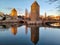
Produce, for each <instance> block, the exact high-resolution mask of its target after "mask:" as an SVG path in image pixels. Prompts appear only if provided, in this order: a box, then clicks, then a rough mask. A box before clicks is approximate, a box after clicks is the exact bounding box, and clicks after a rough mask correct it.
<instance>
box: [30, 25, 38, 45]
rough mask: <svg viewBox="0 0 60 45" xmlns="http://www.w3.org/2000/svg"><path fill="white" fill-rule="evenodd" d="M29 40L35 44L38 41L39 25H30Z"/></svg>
mask: <svg viewBox="0 0 60 45" xmlns="http://www.w3.org/2000/svg"><path fill="white" fill-rule="evenodd" d="M31 41H32V42H33V43H34V45H36V44H37V43H38V41H39V27H36V26H34V27H31Z"/></svg>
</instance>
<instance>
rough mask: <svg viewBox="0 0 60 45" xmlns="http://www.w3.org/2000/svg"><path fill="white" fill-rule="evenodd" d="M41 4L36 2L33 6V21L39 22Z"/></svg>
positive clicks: (31, 16) (31, 17)
mask: <svg viewBox="0 0 60 45" xmlns="http://www.w3.org/2000/svg"><path fill="white" fill-rule="evenodd" d="M39 8H40V6H39V4H38V3H37V1H34V3H33V4H32V5H31V15H30V19H31V21H37V20H39V12H40V11H39Z"/></svg>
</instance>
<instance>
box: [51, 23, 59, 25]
mask: <svg viewBox="0 0 60 45" xmlns="http://www.w3.org/2000/svg"><path fill="white" fill-rule="evenodd" d="M51 26H60V23H52V24H51Z"/></svg>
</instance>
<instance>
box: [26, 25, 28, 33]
mask: <svg viewBox="0 0 60 45" xmlns="http://www.w3.org/2000/svg"><path fill="white" fill-rule="evenodd" d="M25 33H26V34H27V33H28V26H27V25H26V26H25Z"/></svg>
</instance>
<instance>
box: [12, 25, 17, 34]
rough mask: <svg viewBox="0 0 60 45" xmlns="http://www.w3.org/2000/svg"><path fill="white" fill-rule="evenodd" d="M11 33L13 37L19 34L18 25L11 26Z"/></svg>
mask: <svg viewBox="0 0 60 45" xmlns="http://www.w3.org/2000/svg"><path fill="white" fill-rule="evenodd" d="M11 32H12V34H13V35H16V34H17V26H16V25H13V26H11Z"/></svg>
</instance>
